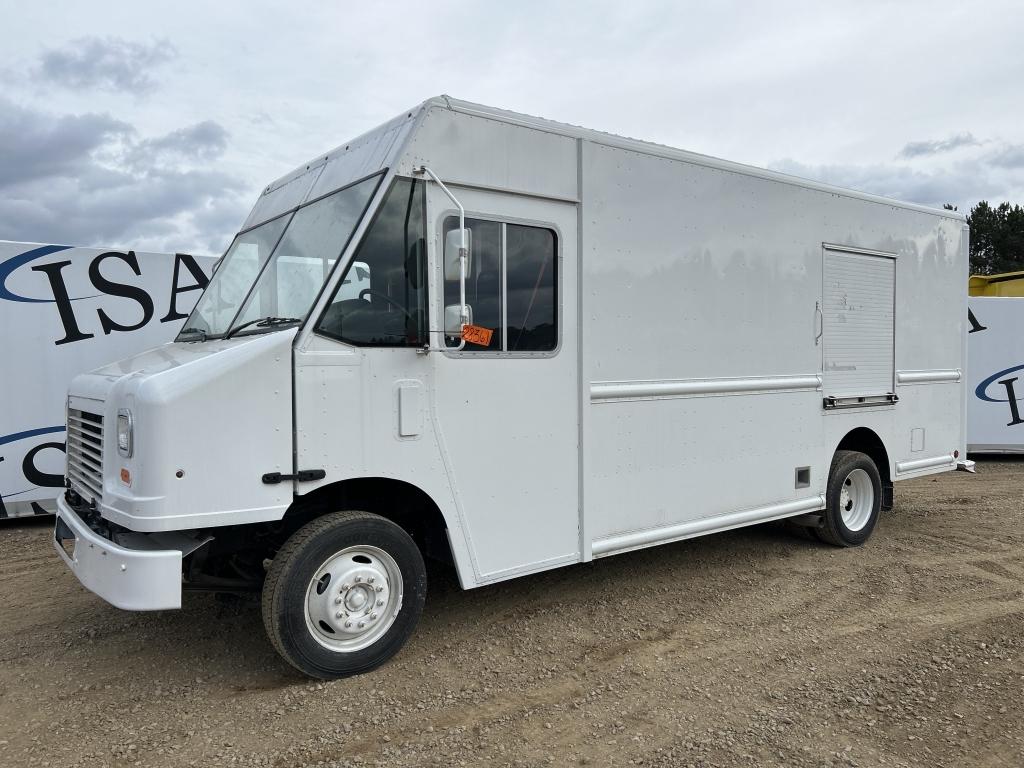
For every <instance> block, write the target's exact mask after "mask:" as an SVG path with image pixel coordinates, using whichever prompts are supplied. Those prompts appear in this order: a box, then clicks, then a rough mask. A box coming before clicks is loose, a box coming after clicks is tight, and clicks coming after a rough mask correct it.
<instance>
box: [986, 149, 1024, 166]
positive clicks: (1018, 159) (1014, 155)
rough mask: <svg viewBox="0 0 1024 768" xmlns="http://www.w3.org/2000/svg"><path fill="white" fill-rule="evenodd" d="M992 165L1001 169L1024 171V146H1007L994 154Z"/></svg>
mask: <svg viewBox="0 0 1024 768" xmlns="http://www.w3.org/2000/svg"><path fill="white" fill-rule="evenodd" d="M992 163H993V164H995V165H998V166H999V167H1000V168H1010V169H1017V168H1020V169H1024V144H1007V145H1004V146H1002V147H1000V148H999V149H998V150H996V151H995V152H994V153H993V154H992Z"/></svg>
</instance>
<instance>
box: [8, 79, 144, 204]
mask: <svg viewBox="0 0 1024 768" xmlns="http://www.w3.org/2000/svg"><path fill="white" fill-rule="evenodd" d="M131 133H132V127H131V126H130V125H128V124H127V123H124V122H122V121H120V120H115V119H114V118H112V117H111V116H110V115H97V114H85V115H59V116H44V115H43V114H41V113H39V112H34V111H31V110H28V109H23V108H21V107H19V106H17V105H15V104H12V103H11V102H9V101H7V100H6V99H3V98H2V97H0V187H4V186H7V185H10V184H14V183H17V182H18V181H22V180H24V179H33V178H45V177H47V176H51V175H54V174H60V173H65V174H66V173H74V172H77V171H78V170H80V169H81V168H83V167H84V166H85V165H87V164H88V163H89V162H90V157H91V155H92V153H93V152H95V151H96V150H97V149H99V148H100V147H103V146H106V145H110V144H111V143H112V142H117V141H120V140H122V139H124V138H126V137H128V136H130V135H131Z"/></svg>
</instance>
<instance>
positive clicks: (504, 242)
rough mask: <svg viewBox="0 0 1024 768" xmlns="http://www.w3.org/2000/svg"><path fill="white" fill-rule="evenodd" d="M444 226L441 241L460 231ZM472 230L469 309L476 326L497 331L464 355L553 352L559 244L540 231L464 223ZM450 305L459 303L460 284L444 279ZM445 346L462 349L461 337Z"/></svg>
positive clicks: (452, 223) (454, 223)
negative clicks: (484, 352) (487, 343)
mask: <svg viewBox="0 0 1024 768" xmlns="http://www.w3.org/2000/svg"><path fill="white" fill-rule="evenodd" d="M458 226H459V222H458V219H457V218H456V217H454V216H452V217H449V218H447V219H446V220H445V222H444V227H443V232H442V240H441V242H444V238H445V237H446V236H447V234H448V232H450V231H452V230H453V229H457V228H458ZM466 227H467V228H468V229H470V230H471V231H472V259H471V261H472V263H471V265H470V273H469V275H467V277H466V304H468V305H469V307H470V313H471V320H470V322H471V323H472V324H473V325H478V326H482V327H484V328H488V329H490V330H491V331H493V334H492V336H491V343H490V344H489V345H487V346H482V345H478V344H471V343H468V342H467V344H466V346H465V351H477V352H480V351H487V352H550V351H552V350H554V349H555V347H557V346H558V290H557V285H558V283H557V279H558V275H557V265H558V244H557V241H556V237H555V233H554V232H553V231H552V230H550V229H545V228H542V227H529V226H524V225H522V224H507V223H503V222H497V221H486V220H482V219H466ZM444 303H445V305H446V306H457V305H458V304H459V281H458V280H446V281H445V285H444ZM445 343H446V344H447V345H448V346H450V347H454V346H458V344H459V339H458V337H451V336H449V337H446V339H445Z"/></svg>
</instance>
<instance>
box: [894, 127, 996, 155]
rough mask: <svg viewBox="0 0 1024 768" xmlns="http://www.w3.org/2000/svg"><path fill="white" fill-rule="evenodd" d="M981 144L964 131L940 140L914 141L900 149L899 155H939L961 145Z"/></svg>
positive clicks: (975, 145) (973, 145)
mask: <svg viewBox="0 0 1024 768" xmlns="http://www.w3.org/2000/svg"><path fill="white" fill-rule="evenodd" d="M980 144H981V142H980V141H978V140H977V139H976V138H974V136H972V135H971V134H970V133H967V132H964V133H958V134H956V135H955V136H950V137H949V138H948V139H942V140H940V141H912V142H910V143H909V144H907V145H906V146H904V147H903V149H901V150H900V153H899V155H897V157H904V158H907V159H911V158H915V157H925V156H927V155H937V154H939V153H941V152H951V151H952V150H954V149H960V148H961V147H977V146H980Z"/></svg>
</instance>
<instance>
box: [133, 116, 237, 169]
mask: <svg viewBox="0 0 1024 768" xmlns="http://www.w3.org/2000/svg"><path fill="white" fill-rule="evenodd" d="M227 148H228V132H227V130H226V129H225V128H224V126H222V125H221V124H220V123H216V122H214V121H213V120H204V121H203V122H201V123H196V124H195V125H190V126H187V127H185V128H178V129H177V130H174V131H171V132H170V133H168V134H167V135H165V136H159V137H157V138H155V139H145V140H143V141H140V142H139V143H138V144H137V145H136V146H135V147H134V149H133V151H132V153H131V160H132V162H133V163H135V164H139V165H142V166H145V165H146V164H167V163H170V164H174V163H179V162H207V161H210V160H215V159H217V158H218V157H220V156H221V155H223V154H224V152H225V150H227Z"/></svg>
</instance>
